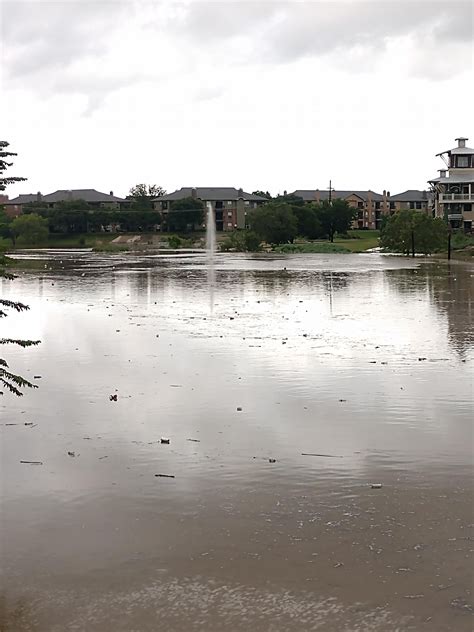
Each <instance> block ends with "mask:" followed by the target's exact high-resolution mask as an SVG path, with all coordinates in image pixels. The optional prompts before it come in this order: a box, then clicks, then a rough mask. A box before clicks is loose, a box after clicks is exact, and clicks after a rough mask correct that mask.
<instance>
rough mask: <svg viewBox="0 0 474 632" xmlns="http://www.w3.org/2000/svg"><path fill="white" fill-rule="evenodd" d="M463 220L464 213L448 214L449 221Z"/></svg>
mask: <svg viewBox="0 0 474 632" xmlns="http://www.w3.org/2000/svg"><path fill="white" fill-rule="evenodd" d="M451 220H462V213H448V221H451Z"/></svg>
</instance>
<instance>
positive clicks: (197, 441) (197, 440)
mask: <svg viewBox="0 0 474 632" xmlns="http://www.w3.org/2000/svg"><path fill="white" fill-rule="evenodd" d="M186 441H194V443H201V439H186Z"/></svg>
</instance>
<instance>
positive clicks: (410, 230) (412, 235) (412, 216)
mask: <svg viewBox="0 0 474 632" xmlns="http://www.w3.org/2000/svg"><path fill="white" fill-rule="evenodd" d="M447 233H448V228H447V226H446V223H445V222H444V221H443V220H442V219H441V218H433V217H430V216H429V215H427V214H426V213H420V212H417V211H409V210H403V211H399V212H398V213H395V214H394V215H392V216H391V217H387V218H385V220H384V222H383V224H382V228H381V231H380V245H381V246H382V248H386V249H387V250H391V251H393V252H403V253H405V254H406V255H410V252H411V255H412V257H414V256H415V253H416V252H417V251H418V252H420V253H422V254H425V255H428V254H431V253H432V252H435V251H436V250H441V249H442V248H443V247H444V245H445V244H446V239H447Z"/></svg>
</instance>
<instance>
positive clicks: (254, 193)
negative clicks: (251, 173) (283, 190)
mask: <svg viewBox="0 0 474 632" xmlns="http://www.w3.org/2000/svg"><path fill="white" fill-rule="evenodd" d="M252 195H259V196H260V197H264V198H267V200H271V199H272V196H271V194H270V193H269V192H268V191H253V192H252Z"/></svg>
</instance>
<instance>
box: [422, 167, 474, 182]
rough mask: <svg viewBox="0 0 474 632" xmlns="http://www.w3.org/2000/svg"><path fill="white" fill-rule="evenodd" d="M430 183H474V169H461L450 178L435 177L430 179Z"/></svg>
mask: <svg viewBox="0 0 474 632" xmlns="http://www.w3.org/2000/svg"><path fill="white" fill-rule="evenodd" d="M428 182H429V183H432V182H436V183H437V184H450V183H451V184H457V183H461V182H462V183H464V184H469V182H471V183H473V184H474V174H473V171H472V169H468V170H466V171H465V172H464V173H463V172H462V171H459V173H456V175H455V176H454V175H451V176H450V177H449V178H440V177H438V178H433V179H432V180H428Z"/></svg>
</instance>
